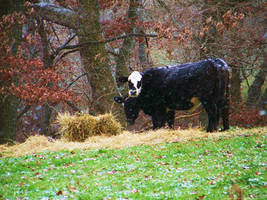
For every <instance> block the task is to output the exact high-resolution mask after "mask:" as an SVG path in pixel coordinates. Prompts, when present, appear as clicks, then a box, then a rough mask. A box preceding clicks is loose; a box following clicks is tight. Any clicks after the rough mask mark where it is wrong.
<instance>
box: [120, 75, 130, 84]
mask: <svg viewBox="0 0 267 200" xmlns="http://www.w3.org/2000/svg"><path fill="white" fill-rule="evenodd" d="M127 81H128V76H120V77H119V78H118V82H121V83H126V82H127Z"/></svg>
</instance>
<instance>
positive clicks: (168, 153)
mask: <svg viewBox="0 0 267 200" xmlns="http://www.w3.org/2000/svg"><path fill="white" fill-rule="evenodd" d="M266 158H267V151H266V135H264V134H262V135H254V134H251V133H248V134H247V135H245V136H240V137H220V138H219V139H216V140H215V139H201V140H199V141H191V142H179V143H168V144H167V143H164V144H157V145H153V146H137V147H131V148H125V149H115V150H106V149H100V150H75V151H71V152H70V151H60V152H43V153H39V154H33V155H27V156H23V157H10V158H1V159H0V199H23V198H24V199H127V198H129V199H202V198H204V199H216V200H217V199H231V198H233V195H234V198H237V193H238V191H237V190H235V189H232V186H233V185H234V184H235V185H236V186H237V187H238V188H239V187H240V189H241V190H240V191H241V192H240V193H242V194H241V195H244V198H245V199H267V195H266V186H267V179H266V178H267V177H266V164H267V160H266Z"/></svg>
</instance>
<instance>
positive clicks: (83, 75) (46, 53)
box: [0, 0, 267, 143]
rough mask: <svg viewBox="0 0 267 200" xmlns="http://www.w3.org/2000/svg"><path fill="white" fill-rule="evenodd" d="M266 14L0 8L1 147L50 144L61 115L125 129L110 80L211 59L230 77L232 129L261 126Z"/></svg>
mask: <svg viewBox="0 0 267 200" xmlns="http://www.w3.org/2000/svg"><path fill="white" fill-rule="evenodd" d="M266 10H267V2H266V0H243V1H242V0H40V1H39V0H30V1H26V2H25V1H23V0H1V1H0V15H1V19H0V143H5V142H10V141H14V140H16V139H17V140H23V139H26V138H27V137H29V136H30V135H32V134H44V135H52V136H53V135H54V134H55V130H56V127H53V122H54V120H55V116H56V115H57V113H59V112H65V111H68V112H70V113H74V112H85V111H87V110H88V112H89V113H90V114H93V115H97V114H101V113H106V112H108V113H109V112H112V113H113V114H114V115H115V116H117V117H118V119H119V120H121V121H122V123H123V119H124V113H123V110H122V107H121V106H119V105H116V104H114V102H113V96H115V95H119V93H122V94H125V92H126V90H127V86H124V85H118V84H117V83H116V78H117V77H119V76H121V75H127V74H129V73H130V72H131V71H133V70H139V71H144V70H145V69H148V68H151V67H153V66H158V65H172V64H173V65H174V64H180V63H185V62H193V61H198V60H201V59H205V58H210V57H220V58H222V59H224V60H225V61H226V62H227V63H228V65H229V66H230V68H231V105H232V107H231V108H232V109H231V123H232V125H240V126H241V125H247V126H254V125H255V126H257V125H266V124H264V123H266V102H267V90H266V88H267V87H266V83H265V79H266V74H267V54H266V51H267V48H266V40H267V30H266V28H267V16H266V14H267V13H266ZM264 83H265V84H264Z"/></svg>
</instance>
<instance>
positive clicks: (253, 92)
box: [247, 60, 267, 106]
mask: <svg viewBox="0 0 267 200" xmlns="http://www.w3.org/2000/svg"><path fill="white" fill-rule="evenodd" d="M266 61H267V60H266ZM266 61H265V62H264V63H263V64H262V66H263V67H262V68H261V69H260V71H259V72H258V73H257V75H256V76H255V80H254V82H253V83H252V85H251V86H250V87H249V90H248V98H247V105H248V106H256V105H257V102H258V100H259V98H260V95H261V89H262V86H263V84H264V81H265V78H266V75H267V62H266Z"/></svg>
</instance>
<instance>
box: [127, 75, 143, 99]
mask: <svg viewBox="0 0 267 200" xmlns="http://www.w3.org/2000/svg"><path fill="white" fill-rule="evenodd" d="M141 81H142V74H141V73H140V72H138V71H134V72H132V73H131V75H130V76H129V77H128V86H129V96H130V97H137V96H138V95H139V94H140V93H141V88H142V84H141Z"/></svg>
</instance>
